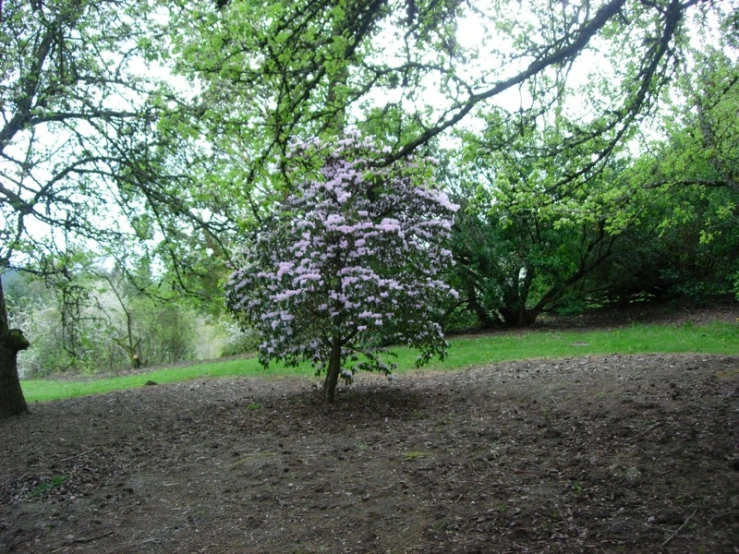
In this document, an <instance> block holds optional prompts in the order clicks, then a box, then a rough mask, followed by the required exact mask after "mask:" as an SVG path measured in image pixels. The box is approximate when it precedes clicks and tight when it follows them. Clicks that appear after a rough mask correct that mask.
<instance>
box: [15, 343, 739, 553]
mask: <svg viewBox="0 0 739 554" xmlns="http://www.w3.org/2000/svg"><path fill="white" fill-rule="evenodd" d="M314 386H315V383H314V382H312V381H310V380H305V379H282V380H272V381H268V380H261V379H253V378H243V379H222V380H208V381H197V382H188V383H180V384H175V385H167V386H163V385H159V386H148V387H142V388H139V389H136V390H131V391H126V392H115V393H111V394H106V395H101V396H96V397H87V398H79V399H74V400H68V401H60V402H51V403H44V404H37V405H34V406H33V415H32V416H30V417H24V418H19V419H14V420H9V421H4V422H0V444H2V445H3V449H2V452H0V551H2V552H19V553H36V552H38V553H42V552H43V553H65V552H69V553H71V552H79V553H96V554H97V553H104V554H105V553H110V554H113V553H127V552H136V553H138V552H141V553H165V552H166V553H174V552H177V553H195V552H207V553H231V552H234V553H236V552H254V553H256V552H265V553H268V552H296V553H297V552H306V553H307V552H421V553H431V552H434V553H435V552H438V553H442V552H501V553H503V552H511V553H512V552H521V553H523V552H532V553H537V552H562V553H571V552H614V553H616V552H652V553H659V552H692V553H695V552H706V553H727V554H728V553H732V554H733V553H736V552H737V551H738V550H737V545H739V357H726V356H721V357H709V356H692V355H691V356H673V355H670V356H664V355H654V356H628V357H627V356H609V357H587V358H579V359H567V360H556V361H545V360H537V361H531V362H518V363H504V364H496V365H492V366H488V367H482V368H477V369H474V370H469V371H463V372H455V373H445V374H442V373H414V374H404V375H400V376H398V377H397V378H396V379H395V380H393V381H392V382H389V381H387V380H385V379H381V378H379V377H373V376H366V375H361V376H359V377H358V379H356V380H355V383H354V384H353V385H352V386H351V387H342V388H341V389H340V392H339V395H338V403H337V404H336V405H335V406H332V407H326V406H323V405H321V404H320V403H319V402H318V399H319V393H318V391H317V390H315V388H314Z"/></svg>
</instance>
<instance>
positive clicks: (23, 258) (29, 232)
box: [0, 0, 214, 418]
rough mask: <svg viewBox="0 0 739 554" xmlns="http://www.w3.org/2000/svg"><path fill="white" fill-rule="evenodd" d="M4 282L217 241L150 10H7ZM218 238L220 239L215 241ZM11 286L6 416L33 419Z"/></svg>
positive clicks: (0, 410) (125, 3)
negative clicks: (21, 376)
mask: <svg viewBox="0 0 739 554" xmlns="http://www.w3.org/2000/svg"><path fill="white" fill-rule="evenodd" d="M0 6H2V8H1V9H2V13H1V14H0V118H1V119H0V278H1V277H2V272H3V271H4V270H6V269H8V268H12V267H15V268H19V269H25V270H31V271H37V272H44V271H49V270H51V271H57V270H62V271H69V270H70V268H69V267H68V266H64V267H62V268H60V267H59V266H58V264H55V263H52V262H50V260H54V258H55V254H57V253H59V252H63V251H67V250H69V249H85V250H93V251H95V252H98V253H99V254H100V255H104V256H108V257H112V258H115V259H117V260H118V261H119V262H122V263H123V265H124V267H125V261H126V259H128V258H129V257H130V254H132V253H133V250H132V248H133V247H134V246H133V245H136V247H135V248H136V250H135V253H136V254H137V256H140V255H141V254H142V253H144V254H145V255H149V254H156V253H157V252H159V253H161V254H162V255H163V256H165V257H166V256H170V257H174V256H176V252H177V251H178V249H177V245H176V244H175V243H174V242H173V241H174V240H176V239H175V238H174V237H182V236H192V235H193V234H194V230H193V227H196V228H200V230H201V231H204V232H206V233H209V232H210V231H212V228H211V227H212V225H213V222H212V221H208V222H206V221H204V219H203V217H199V215H198V214H202V213H204V212H203V211H202V210H200V208H201V207H202V202H203V201H204V200H203V198H202V197H197V196H196V195H194V194H191V193H190V192H188V191H192V190H193V189H192V188H189V181H188V178H187V177H186V176H185V175H184V173H181V172H180V169H179V168H181V167H185V165H186V164H185V163H184V162H183V161H182V160H178V156H185V155H186V154H184V152H186V148H185V146H186V145H183V144H181V143H178V141H179V140H181V139H179V138H177V135H176V133H175V132H174V131H171V132H170V130H169V129H171V127H166V126H163V125H161V116H162V114H163V112H164V111H167V110H169V109H170V108H171V107H172V105H173V101H174V96H173V94H172V93H171V91H170V90H169V89H168V87H167V85H166V84H163V83H162V82H158V81H157V80H156V79H155V78H153V77H147V75H149V76H151V75H155V74H156V73H159V74H162V73H164V72H162V71H159V72H157V71H151V70H149V71H146V67H147V64H148V63H151V62H153V63H156V62H157V57H156V55H155V53H154V52H153V49H152V44H155V43H156V41H155V40H153V36H152V35H151V34H150V32H149V29H153V28H154V25H151V26H150V25H149V24H148V23H149V21H151V19H155V18H152V14H153V11H152V10H153V5H152V4H151V3H150V2H149V1H148V0H102V1H101V0H96V1H94V2H93V1H91V0H47V1H45V2H36V1H18V2H5V3H0ZM211 236H214V235H211ZM27 347H28V341H26V339H25V338H24V337H23V334H22V333H21V331H20V330H13V329H10V328H9V325H8V314H7V309H6V304H5V302H4V299H3V294H2V282H1V281H0V418H3V417H8V416H11V415H15V414H21V413H24V412H26V411H27V406H26V403H25V401H24V399H23V394H22V391H21V387H20V384H19V380H18V374H17V366H16V356H17V353H18V352H19V351H20V350H22V349H24V348H27Z"/></svg>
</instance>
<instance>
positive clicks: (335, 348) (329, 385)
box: [323, 335, 341, 403]
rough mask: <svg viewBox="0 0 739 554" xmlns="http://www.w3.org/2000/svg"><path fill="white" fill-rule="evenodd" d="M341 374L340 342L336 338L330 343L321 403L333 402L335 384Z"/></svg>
mask: <svg viewBox="0 0 739 554" xmlns="http://www.w3.org/2000/svg"><path fill="white" fill-rule="evenodd" d="M340 372H341V340H340V338H339V337H338V335H337V336H335V337H334V339H333V342H332V343H331V358H330V359H329V362H328V371H327V372H326V380H325V381H324V382H323V401H324V402H327V403H332V402H333V401H334V393H335V392H336V383H337V382H338V381H339V373H340Z"/></svg>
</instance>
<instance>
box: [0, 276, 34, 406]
mask: <svg viewBox="0 0 739 554" xmlns="http://www.w3.org/2000/svg"><path fill="white" fill-rule="evenodd" d="M29 346H30V345H29V343H28V341H27V340H26V337H24V336H23V333H21V331H20V329H10V328H9V327H8V310H7V308H6V306H5V296H4V295H3V283H2V279H1V278H0V419H4V418H6V417H10V416H14V415H21V414H25V413H28V405H27V404H26V399H25V398H24V396H23V389H21V382H20V379H19V378H18V352H20V351H21V350H25V349H26V348H28V347H29Z"/></svg>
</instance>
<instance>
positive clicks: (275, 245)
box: [227, 131, 458, 372]
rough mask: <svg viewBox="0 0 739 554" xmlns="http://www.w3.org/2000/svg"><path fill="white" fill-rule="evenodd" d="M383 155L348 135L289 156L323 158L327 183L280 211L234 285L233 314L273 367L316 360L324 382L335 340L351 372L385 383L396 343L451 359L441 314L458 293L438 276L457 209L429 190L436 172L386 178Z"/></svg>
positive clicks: (309, 185)
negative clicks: (256, 337)
mask: <svg viewBox="0 0 739 554" xmlns="http://www.w3.org/2000/svg"><path fill="white" fill-rule="evenodd" d="M382 151H383V150H382V149H381V148H380V147H378V146H377V145H376V144H375V142H374V140H372V139H370V138H362V137H361V136H360V135H359V133H357V132H355V131H352V132H349V133H348V134H347V135H346V136H344V137H343V138H341V139H340V140H338V141H336V142H334V143H331V144H323V143H321V142H320V141H317V140H313V141H310V142H307V143H295V144H294V145H293V148H292V149H291V151H290V152H289V156H288V158H289V159H290V160H291V162H297V161H298V160H300V159H301V158H302V159H308V158H310V157H315V156H320V159H322V160H323V165H322V168H321V170H320V175H318V176H317V178H316V179H312V180H310V179H309V180H305V181H304V182H303V183H302V184H301V185H300V186H298V187H297V189H296V190H295V192H294V193H293V194H292V195H290V196H288V197H286V198H285V199H284V200H282V201H281V202H280V203H279V204H278V205H277V206H276V209H275V210H274V213H273V215H272V217H270V218H268V219H267V220H266V221H265V222H264V223H263V224H262V225H261V226H260V227H259V229H258V230H257V233H256V237H257V238H256V240H255V241H253V242H252V243H251V244H249V245H248V246H247V247H246V248H245V249H244V250H243V252H242V255H241V257H240V259H239V263H238V266H237V269H236V270H235V271H234V272H233V274H232V275H231V278H230V280H229V282H228V284H227V295H228V301H229V306H230V307H231V309H232V310H233V311H234V312H236V313H237V314H238V315H239V316H240V317H241V318H242V319H243V321H244V323H245V324H247V325H250V326H253V327H256V328H258V329H259V330H260V331H261V333H262V337H263V342H262V344H261V346H260V360H261V361H262V363H264V364H265V365H266V364H267V363H268V362H269V361H270V360H273V359H274V360H282V361H284V362H286V363H287V364H289V365H294V364H297V363H298V362H300V361H301V360H309V361H311V362H312V363H313V364H314V366H315V367H316V369H317V370H318V371H319V372H320V371H321V370H322V369H325V367H326V364H327V363H328V359H329V356H330V353H331V348H332V344H335V343H336V341H339V343H340V344H341V347H342V352H341V357H342V367H344V368H346V369H347V370H349V371H352V372H353V371H355V370H357V369H370V370H380V371H385V372H389V371H390V370H391V366H388V365H386V364H384V363H383V362H382V361H380V358H379V357H378V356H377V354H378V351H381V350H382V348H381V345H382V344H387V343H389V342H392V343H394V344H406V345H409V346H411V347H414V348H417V349H419V350H420V352H421V355H420V357H419V361H427V360H428V359H430V358H431V357H432V356H434V355H443V354H444V352H445V349H446V347H447V343H446V341H445V339H444V337H443V334H442V331H441V327H440V325H439V323H438V320H439V309H440V306H442V305H444V303H445V302H447V301H448V300H449V298H450V297H452V298H454V297H456V295H457V293H456V291H454V290H452V289H451V288H450V287H449V286H448V285H447V284H446V283H445V282H444V281H442V280H440V279H439V276H440V273H441V271H442V270H443V269H445V268H447V267H448V266H449V265H450V264H451V263H452V256H451V252H450V251H449V250H448V249H446V248H445V247H444V244H445V243H446V242H447V241H448V238H449V234H450V228H451V218H452V216H453V213H454V212H455V211H456V210H457V208H458V207H457V206H456V205H454V204H453V203H452V202H450V200H449V198H448V197H447V195H446V194H445V193H444V192H442V191H439V190H437V189H436V188H434V187H433V186H432V185H431V184H430V183H429V182H428V181H427V179H426V178H425V175H426V174H428V172H427V171H426V166H425V164H426V163H428V162H426V161H425V160H424V161H421V162H418V161H415V160H406V161H404V162H402V163H401V164H399V165H397V164H396V165H394V166H390V167H378V166H377V165H376V164H374V162H375V160H376V159H377V158H378V157H379V156H380V155H381V152H382ZM314 159H315V158H314ZM297 165H298V164H297V163H296V166H297ZM306 165H307V164H306Z"/></svg>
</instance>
